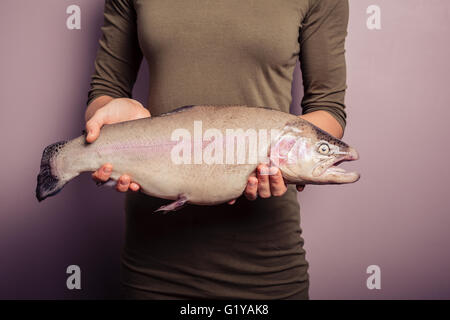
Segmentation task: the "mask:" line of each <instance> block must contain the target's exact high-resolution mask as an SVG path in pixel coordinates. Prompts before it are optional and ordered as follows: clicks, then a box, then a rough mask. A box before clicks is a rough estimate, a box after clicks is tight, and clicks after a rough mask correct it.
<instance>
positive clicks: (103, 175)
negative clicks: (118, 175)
mask: <svg viewBox="0 0 450 320" xmlns="http://www.w3.org/2000/svg"><path fill="white" fill-rule="evenodd" d="M111 172H112V165H111V164H109V163H106V164H104V165H103V166H101V168H100V169H98V170H97V171H95V172H94V173H93V174H92V177H93V178H94V180H97V181H103V182H105V181H107V180H108V179H109V177H110V176H111Z"/></svg>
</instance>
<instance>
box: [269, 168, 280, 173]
mask: <svg viewBox="0 0 450 320" xmlns="http://www.w3.org/2000/svg"><path fill="white" fill-rule="evenodd" d="M277 173H278V168H277V167H270V169H269V174H271V175H275V174H277Z"/></svg>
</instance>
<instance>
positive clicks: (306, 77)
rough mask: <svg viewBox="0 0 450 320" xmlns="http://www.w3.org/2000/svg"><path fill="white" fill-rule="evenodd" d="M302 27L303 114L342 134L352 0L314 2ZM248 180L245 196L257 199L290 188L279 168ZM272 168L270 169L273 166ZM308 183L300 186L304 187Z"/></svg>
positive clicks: (339, 134)
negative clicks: (349, 17)
mask: <svg viewBox="0 0 450 320" xmlns="http://www.w3.org/2000/svg"><path fill="white" fill-rule="evenodd" d="M311 3H312V5H311V8H310V9H309V10H308V13H307V14H306V16H305V18H304V20H303V21H302V25H301V27H300V30H299V44H300V53H299V60H300V67H301V71H302V78H303V88H304V95H303V99H302V112H303V115H302V116H300V117H301V118H303V119H305V120H307V121H309V122H311V123H312V124H314V125H316V126H317V127H319V128H321V129H322V130H324V131H327V132H328V133H330V134H331V135H333V136H335V137H337V138H342V136H343V134H344V129H345V125H346V116H347V115H346V112H345V104H344V97H345V90H346V88H347V84H346V61H345V39H346V36H347V25H348V16H349V8H348V0H337V1H336V0H316V1H312V2H311ZM261 170H263V172H267V171H268V169H267V168H266V167H263V166H259V167H258V169H257V174H256V177H254V176H252V177H250V178H249V180H248V184H247V188H246V190H245V192H244V194H245V196H246V197H247V198H248V199H250V200H254V199H256V197H257V196H258V195H259V196H261V197H263V198H267V197H270V196H280V195H283V194H284V193H285V192H286V190H287V188H286V185H285V184H284V181H283V178H282V176H281V173H280V171H279V170H276V169H271V170H272V172H269V175H261V174H260V172H261ZM269 170H270V169H269ZM303 188H304V186H301V185H299V186H297V190H298V191H302V190H303Z"/></svg>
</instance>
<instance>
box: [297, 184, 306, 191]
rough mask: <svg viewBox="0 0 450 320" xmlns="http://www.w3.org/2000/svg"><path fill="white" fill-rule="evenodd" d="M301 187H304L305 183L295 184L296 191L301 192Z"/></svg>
mask: <svg viewBox="0 0 450 320" xmlns="http://www.w3.org/2000/svg"><path fill="white" fill-rule="evenodd" d="M303 189H305V185H304V184H298V185H297V191H298V192H302V191H303Z"/></svg>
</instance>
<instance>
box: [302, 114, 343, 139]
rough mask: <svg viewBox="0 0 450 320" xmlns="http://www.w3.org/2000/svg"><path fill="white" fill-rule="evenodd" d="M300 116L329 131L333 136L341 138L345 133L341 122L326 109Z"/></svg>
mask: <svg viewBox="0 0 450 320" xmlns="http://www.w3.org/2000/svg"><path fill="white" fill-rule="evenodd" d="M300 118H302V119H304V120H306V121H309V122H311V123H312V124H313V125H315V126H317V127H319V128H320V129H322V130H324V131H326V132H328V133H329V134H331V135H332V136H335V137H336V138H338V139H341V138H342V136H343V135H344V129H343V128H342V127H341V125H340V124H339V122H338V121H337V120H336V118H335V117H333V116H332V115H331V114H330V113H328V112H327V111H324V110H318V111H313V112H310V113H307V114H304V115H302V116H300Z"/></svg>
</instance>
